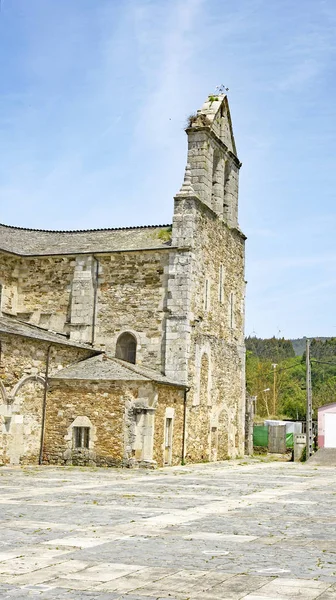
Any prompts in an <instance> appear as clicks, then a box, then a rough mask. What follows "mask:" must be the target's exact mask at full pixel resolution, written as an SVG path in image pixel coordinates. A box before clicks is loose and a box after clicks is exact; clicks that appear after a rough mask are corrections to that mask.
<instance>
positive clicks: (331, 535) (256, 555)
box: [0, 460, 336, 600]
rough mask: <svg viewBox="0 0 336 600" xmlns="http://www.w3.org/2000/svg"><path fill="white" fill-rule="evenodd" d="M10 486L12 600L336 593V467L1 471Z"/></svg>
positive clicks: (2, 519) (1, 522) (2, 592)
mask: <svg viewBox="0 0 336 600" xmlns="http://www.w3.org/2000/svg"><path fill="white" fill-rule="evenodd" d="M0 486H1V495H0V598H1V600H2V599H5V598H10V599H14V598H15V599H21V598H30V597H36V598H40V599H41V600H55V599H59V600H63V599H64V600H72V599H73V600H79V599H82V598H83V599H85V600H88V599H90V598H97V599H99V600H119V599H120V600H121V599H125V600H126V599H127V600H157V599H160V600H161V599H162V600H163V599H164V600H174V599H176V600H177V599H178V600H187V599H190V600H196V599H197V600H225V599H232V600H233V599H234V600H238V599H244V600H267V599H268V600H271V599H274V600H275V599H276V600H282V599H283V600H285V599H294V600H295V599H298V598H300V599H301V600H313V599H315V598H318V599H319V600H332V599H335V600H336V468H330V467H315V466H309V465H302V464H292V463H284V462H263V461H253V460H249V461H244V460H241V461H228V462H225V463H217V464H213V465H210V464H208V465H206V464H204V465H196V466H191V467H177V468H167V469H161V470H157V471H143V470H138V471H129V470H115V469H90V468H87V469H85V468H71V467H68V468H52V467H41V468H37V467H33V468H1V469H0Z"/></svg>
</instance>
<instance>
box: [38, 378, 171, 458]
mask: <svg viewBox="0 0 336 600" xmlns="http://www.w3.org/2000/svg"><path fill="white" fill-rule="evenodd" d="M152 388H153V384H151V383H148V384H144V383H143V382H141V385H139V384H137V383H131V382H104V383H103V382H100V383H97V382H57V383H56V382H53V383H52V386H51V389H50V390H49V392H48V410H47V421H46V439H45V455H44V460H45V462H47V463H54V464H64V463H66V462H67V463H68V464H71V463H73V460H74V453H73V452H71V444H72V436H71V433H70V434H69V435H67V434H68V432H69V430H70V428H71V425H72V423H75V422H76V421H75V419H78V418H81V417H85V418H86V419H89V422H90V426H92V433H91V434H90V437H91V438H93V443H92V446H90V452H89V453H87V454H85V451H84V452H83V455H82V457H81V458H80V457H79V458H78V456H76V453H75V461H82V464H94V465H98V466H116V465H119V466H121V465H126V466H129V465H132V464H134V465H135V464H136V463H137V461H138V462H140V464H142V457H141V452H139V454H137V450H136V448H138V447H140V446H141V445H142V446H143V443H144V441H143V440H142V441H141V442H140V444H137V437H138V436H137V432H136V414H141V409H140V407H141V405H142V404H143V398H144V396H146V395H147V396H148V398H149V397H150V396H151V395H152ZM157 389H158V404H157V406H156V409H155V417H154V439H153V458H154V460H156V461H157V463H158V465H159V466H161V465H162V464H163V444H164V418H165V411H166V408H167V407H168V408H174V437H173V461H172V462H173V464H179V463H180V462H181V449H182V426H183V392H181V390H179V389H177V388H175V387H171V386H161V385H159V386H157ZM136 407H137V408H138V411H140V412H138V413H137V412H136V411H135V410H133V409H135V408H136ZM129 420H130V421H131V422H129ZM139 433H140V434H141V435H143V434H147V433H148V432H145V431H143V430H140V431H139ZM152 435H153V432H152ZM69 450H70V452H69ZM67 457H68V460H67ZM77 464H78V462H77Z"/></svg>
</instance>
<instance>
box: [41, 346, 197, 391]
mask: <svg viewBox="0 0 336 600" xmlns="http://www.w3.org/2000/svg"><path fill="white" fill-rule="evenodd" d="M51 379H52V380H53V381H56V380H68V381H71V380H72V381H78V380H81V381H116V380H117V381H145V382H150V381H155V382H156V383H163V384H166V385H175V386H178V387H181V388H184V387H185V386H184V385H183V384H181V383H179V382H177V381H173V380H171V379H169V378H168V377H166V376H165V375H162V373H160V372H159V371H155V370H154V369H149V368H147V367H143V366H142V365H133V364H131V363H128V362H125V361H123V360H120V359H118V358H114V357H111V356H107V355H106V354H103V355H102V354H101V355H99V356H93V357H92V358H87V359H85V360H82V361H81V362H79V363H76V364H74V365H70V366H68V367H65V368H64V369H62V370H60V371H58V372H57V373H56V374H55V375H54V376H53V377H51Z"/></svg>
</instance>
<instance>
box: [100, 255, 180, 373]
mask: <svg viewBox="0 0 336 600" xmlns="http://www.w3.org/2000/svg"><path fill="white" fill-rule="evenodd" d="M99 264H100V275H99V290H98V306H97V323H96V338H95V339H96V345H98V346H104V347H106V348H107V349H108V350H110V351H111V352H112V354H114V352H115V345H116V342H117V338H118V336H119V335H120V334H121V333H123V332H124V331H130V332H131V333H133V334H134V335H135V337H136V339H137V360H136V362H137V363H138V364H141V363H143V364H144V365H146V366H151V367H152V368H157V369H159V370H161V367H162V360H163V359H162V352H163V348H162V335H163V327H164V318H165V312H164V308H165V303H166V281H167V268H168V267H167V265H168V252H141V253H140V252H138V253H136V252H127V253H120V254H113V255H110V256H106V257H100V259H99Z"/></svg>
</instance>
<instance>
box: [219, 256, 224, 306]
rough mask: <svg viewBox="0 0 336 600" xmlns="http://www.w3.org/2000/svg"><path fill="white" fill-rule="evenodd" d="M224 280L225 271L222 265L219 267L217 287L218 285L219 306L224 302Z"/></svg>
mask: <svg viewBox="0 0 336 600" xmlns="http://www.w3.org/2000/svg"><path fill="white" fill-rule="evenodd" d="M224 278H225V270H224V265H220V267H219V285H218V300H219V303H220V304H223V302H224Z"/></svg>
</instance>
